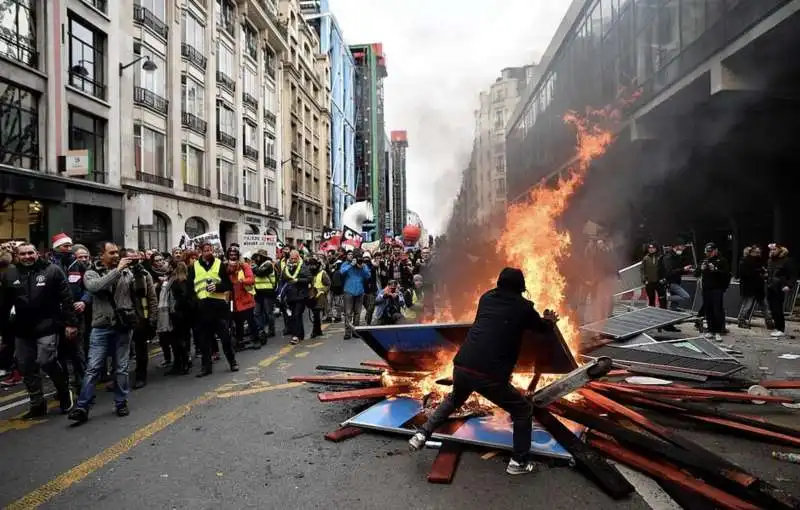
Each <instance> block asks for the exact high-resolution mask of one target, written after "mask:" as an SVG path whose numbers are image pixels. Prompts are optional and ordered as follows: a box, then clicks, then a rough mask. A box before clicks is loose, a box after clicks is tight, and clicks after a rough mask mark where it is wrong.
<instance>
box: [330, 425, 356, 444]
mask: <svg viewBox="0 0 800 510" xmlns="http://www.w3.org/2000/svg"><path fill="white" fill-rule="evenodd" d="M362 432H364V429H360V428H358V427H349V426H348V427H341V428H338V429H336V430H334V431H333V432H328V433H327V434H325V440H326V441H333V442H334V443H338V442H340V441H344V440H345V439H350V438H351V437H356V436H357V435H359V434H361V433H362Z"/></svg>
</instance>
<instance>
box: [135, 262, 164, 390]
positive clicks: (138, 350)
mask: <svg viewBox="0 0 800 510" xmlns="http://www.w3.org/2000/svg"><path fill="white" fill-rule="evenodd" d="M125 256H126V257H127V258H128V259H130V261H131V264H130V266H129V267H130V271H131V273H133V296H134V300H133V307H134V311H135V313H136V323H135V324H134V327H133V336H132V339H131V341H132V342H133V350H134V354H135V356H136V371H135V373H134V374H135V376H134V383H133V389H134V390H138V389H141V388H144V387H145V386H147V364H148V361H149V359H150V352H149V350H148V348H147V342H148V341H149V340H151V339H152V338H153V337H154V336H155V335H156V321H157V319H158V293H157V292H156V283H155V282H154V281H153V277H152V275H151V273H150V271H148V269H147V267H146V265H145V264H143V263H142V261H143V260H144V258H143V256H142V254H140V253H138V252H137V251H136V250H132V249H127V250H125ZM159 284H160V282H159ZM170 354H171V352H170Z"/></svg>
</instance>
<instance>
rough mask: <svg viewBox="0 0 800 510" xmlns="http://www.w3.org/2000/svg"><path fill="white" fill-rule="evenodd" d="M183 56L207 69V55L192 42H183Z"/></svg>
mask: <svg viewBox="0 0 800 510" xmlns="http://www.w3.org/2000/svg"><path fill="white" fill-rule="evenodd" d="M181 57H183V58H185V59H186V60H188V61H189V62H191V63H192V64H194V65H196V66H197V67H199V68H200V69H202V70H203V71H205V70H206V64H208V59H207V58H206V56H205V55H203V54H202V53H200V52H199V51H197V50H196V49H195V48H194V46H192V45H191V44H187V43H181Z"/></svg>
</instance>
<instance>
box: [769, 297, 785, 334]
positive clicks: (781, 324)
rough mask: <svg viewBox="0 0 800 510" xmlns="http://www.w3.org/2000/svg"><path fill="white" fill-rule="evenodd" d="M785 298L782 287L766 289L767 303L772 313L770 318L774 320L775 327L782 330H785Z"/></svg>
mask: <svg viewBox="0 0 800 510" xmlns="http://www.w3.org/2000/svg"><path fill="white" fill-rule="evenodd" d="M785 300H786V293H785V292H784V291H783V289H778V290H775V289H767V303H768V304H769V311H770V312H771V313H772V320H773V321H774V322H775V329H776V330H778V331H783V332H786V317H784V315H783V305H784V301H785Z"/></svg>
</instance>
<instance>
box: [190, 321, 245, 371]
mask: <svg viewBox="0 0 800 510" xmlns="http://www.w3.org/2000/svg"><path fill="white" fill-rule="evenodd" d="M203 312H204V311H203V309H202V307H201V308H200V310H199V312H198V325H197V333H198V334H199V344H200V357H201V360H202V363H203V370H211V355H212V354H213V352H214V345H216V343H217V341H216V339H215V338H214V335H216V336H218V337H219V340H220V342H222V352H224V353H225V358H226V359H227V360H228V363H229V364H231V365H232V364H234V363H236V356H235V355H234V353H233V346H231V334H230V331H229V329H228V321H227V320H226V318H225V317H220V316H219V314H218V313H203Z"/></svg>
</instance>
